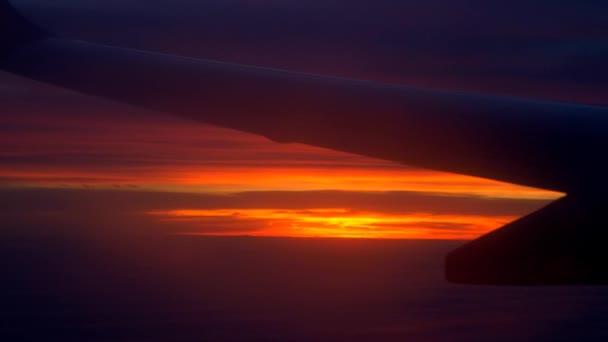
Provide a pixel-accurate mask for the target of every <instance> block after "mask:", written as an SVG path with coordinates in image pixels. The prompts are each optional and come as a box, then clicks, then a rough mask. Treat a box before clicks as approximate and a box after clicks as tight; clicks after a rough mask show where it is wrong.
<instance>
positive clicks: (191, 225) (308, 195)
mask: <svg viewBox="0 0 608 342" xmlns="http://www.w3.org/2000/svg"><path fill="white" fill-rule="evenodd" d="M0 194H1V195H2V196H1V198H0V208H2V209H1V210H0V220H2V222H3V226H5V227H6V228H5V229H4V232H5V233H7V234H8V233H9V232H10V233H12V234H17V235H20V234H25V235H28V234H33V235H39V234H42V235H45V234H50V235H53V234H58V233H59V234H61V235H64V234H65V233H67V234H68V235H69V234H74V233H76V234H85V235H88V234H93V235H96V234H101V235H104V234H110V235H112V234H118V235H125V234H126V235H129V234H157V233H163V234H166V233H196V234H205V233H213V234H252V235H256V234H258V235H259V234H262V235H287V236H294V235H296V236H335V235H338V234H340V233H341V234H342V235H347V233H348V234H350V235H349V236H359V237H361V236H370V237H391V236H401V237H403V236H406V235H407V234H409V233H408V230H412V229H415V231H412V232H413V233H411V234H409V235H410V236H412V237H418V238H420V237H425V238H434V237H435V238H440V237H445V236H447V235H446V234H448V233H449V234H451V235H450V236H452V237H455V236H460V237H462V238H472V237H474V236H476V235H479V234H481V233H482V232H483V231H487V230H488V229H492V228H497V227H498V226H500V225H501V224H502V223H506V222H504V221H505V220H513V219H515V218H517V217H519V216H522V215H524V214H527V213H529V212H531V211H534V210H536V209H538V208H540V207H542V206H543V205H545V204H546V203H547V201H542V200H522V199H519V200H514V199H488V198H484V197H471V196H441V195H437V194H424V193H411V192H387V193H385V192H377V193H359V192H346V191H309V192H288V191H285V192H279V191H275V192H249V193H233V194H188V193H164V192H146V191H144V192H142V191H134V190H114V191H109V190H107V191H100V190H65V189H6V188H5V189H2V190H1V191H0ZM346 228H347V229H350V230H348V231H344V229H346ZM461 228H464V229H462V230H461V231H460V232H458V231H457V230H459V229H461ZM303 229H305V230H310V232H307V231H303ZM414 233H415V234H414ZM332 234H333V235H332ZM434 234H435V235H434Z"/></svg>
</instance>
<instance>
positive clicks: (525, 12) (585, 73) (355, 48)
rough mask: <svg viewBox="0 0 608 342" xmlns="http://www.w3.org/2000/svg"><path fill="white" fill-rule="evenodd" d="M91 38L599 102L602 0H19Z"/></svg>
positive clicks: (604, 82)
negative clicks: (50, 0) (255, 0)
mask: <svg viewBox="0 0 608 342" xmlns="http://www.w3.org/2000/svg"><path fill="white" fill-rule="evenodd" d="M15 2H16V3H17V4H18V5H19V7H21V8H22V9H24V10H25V12H27V13H28V14H29V15H31V17H32V18H34V19H35V20H36V21H37V22H39V23H41V24H43V25H44V26H46V27H49V28H51V29H53V30H55V31H58V32H61V33H64V34H66V35H69V36H74V37H79V38H82V39H87V40H94V41H98V42H105V43H109V44H116V45H121V46H127V47H133V48H142V49H150V50H160V51H164V52H169V53H175V54H183V55H189V56H195V57H207V58H217V59H225V60H230V61H236V62H242V63H253V64H263V65H270V66H274V67H282V68H289V69H297V70H302V71H311V72H318V73H325V74H334V75H340V76H347V77H354V78H367V79H375V80H380V81H388V82H395V83H405V84H413V85H426V86H434V87H443V88H460V89H469V90H477V91H484V92H493V93H505V94H511V95H517V96H524V97H540V98H547V99H555V100H566V101H576V102H587V103H607V102H606V100H605V94H606V91H607V90H608V66H607V63H608V62H606V61H607V60H608V38H607V37H608V24H607V23H606V22H607V21H606V13H607V12H608V3H606V2H605V1H575V0H567V1H560V2H559V3H557V2H555V1H533V2H531V1H524V0H515V1H496V0H492V1H483V0H469V1H457V2H456V1H442V0H427V1H422V0H415V1H389V0H381V1H347V0H334V1H319V0H314V1H306V2H302V1H264V2H255V3H252V2H249V1H243V0H237V1H193V0H178V1H169V0H163V1H160V0H154V1H87V2H82V1H76V0H72V1H67V0H65V1H53V2H48V1H40V0H28V1H15Z"/></svg>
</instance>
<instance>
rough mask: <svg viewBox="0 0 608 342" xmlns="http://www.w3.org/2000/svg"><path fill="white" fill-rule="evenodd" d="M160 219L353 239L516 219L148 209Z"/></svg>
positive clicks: (480, 229) (450, 233)
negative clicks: (226, 223)
mask: <svg viewBox="0 0 608 342" xmlns="http://www.w3.org/2000/svg"><path fill="white" fill-rule="evenodd" d="M148 214H149V215H154V216H159V217H160V219H161V220H164V221H170V222H172V223H176V222H181V223H182V224H183V223H189V225H190V226H192V224H194V225H197V224H200V225H201V226H203V225H204V224H205V219H210V218H213V219H216V220H217V219H223V220H227V221H229V222H235V221H256V222H261V223H263V228H262V229H256V230H255V231H251V232H249V231H231V232H228V233H226V232H218V233H199V232H196V231H194V232H188V233H184V234H193V235H255V236H294V237H349V238H411V239H471V238H474V237H477V236H479V235H480V234H483V233H486V232H488V231H490V230H492V229H495V228H498V227H499V226H501V225H503V224H505V223H508V222H510V221H513V220H515V219H516V218H517V217H514V216H499V217H488V216H477V215H461V216H457V215H434V214H429V213H413V214H409V215H388V214H382V213H374V212H353V211H351V210H348V209H345V208H317V209H306V210H291V209H289V210H283V209H216V210H213V209H211V210H209V209H206V210H197V209H180V210H168V211H154V212H148Z"/></svg>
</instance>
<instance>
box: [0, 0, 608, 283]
mask: <svg viewBox="0 0 608 342" xmlns="http://www.w3.org/2000/svg"><path fill="white" fill-rule="evenodd" d="M0 20H1V22H2V23H3V25H4V26H5V27H4V29H3V30H2V32H1V33H0V35H1V36H0V39H1V43H2V45H1V46H0V69H2V70H4V71H7V72H11V73H14V74H18V75H21V76H24V77H27V78H30V79H33V80H36V81H41V82H45V83H49V84H53V85H57V86H60V87H63V88H67V89H72V90H75V91H78V92H81V93H84V94H88V95H93V96H99V97H103V98H107V99H111V100H115V101H120V102H124V103H128V104H132V105H135V106H139V107H143V108H147V109H151V110H156V111H162V112H167V113H173V114H176V115H180V116H183V117H187V118H191V119H194V120H198V121H201V122H205V123H209V124H213V125H218V126H223V127H229V128H234V129H237V130H241V131H245V132H251V133H255V134H260V135H263V136H266V137H268V138H270V139H272V140H275V141H278V142H299V143H305V144H310V145H316V146H321V147H327V148H330V149H335V150H340V151H345V152H351V153H357V154H361V155H366V156H370V157H376V158H382V159H386V160H392V161H396V162H400V163H407V164H411V165H416V166H421V167H425V168H429V169H436V170H442V171H449V172H455V173H461V174H467V175H473V176H478V177H485V178H490V179H496V180H500V181H506V182H512V183H517V184H522V185H528V186H533V187H539V188H545V189H551V190H557V191H561V192H565V193H567V194H568V195H567V196H566V197H565V198H562V199H560V200H558V201H556V202H554V203H552V204H551V205H549V206H548V207H547V208H545V209H542V210H541V211H539V212H536V213H534V214H532V215H530V216H528V217H525V218H522V219H520V220H518V221H516V222H514V223H511V224H509V225H507V226H505V227H503V228H501V229H499V230H497V231H494V232H492V233H490V234H488V235H486V236H483V237H482V238H480V239H479V240H476V241H474V242H472V243H470V244H468V245H465V246H463V247H461V248H459V249H457V250H456V251H454V252H452V253H450V255H448V257H447V260H446V276H447V278H448V280H450V281H454V282H462V283H485V284H515V285H518V284H519V285H523V284H558V283H559V284H562V283H604V282H606V281H607V280H608V279H607V275H608V272H606V269H605V267H604V266H603V265H601V261H599V260H598V259H597V257H598V256H599V257H601V256H606V255H605V254H606V253H604V252H599V251H601V250H602V248H601V247H598V246H594V245H593V244H594V243H596V244H599V242H597V241H599V240H598V239H597V237H598V234H601V232H602V230H601V229H600V228H601V227H600V224H599V223H597V222H601V219H600V217H599V216H600V214H601V212H602V209H603V208H601V205H600V204H601V203H602V201H601V200H600V198H601V195H602V190H603V189H606V186H605V184H604V183H605V182H606V180H605V178H606V177H605V176H604V175H605V174H606V171H608V167H607V166H605V163H603V160H602V159H603V158H602V156H603V152H604V151H606V148H607V147H608V138H607V137H608V135H607V134H606V132H608V130H607V129H608V107H600V106H587V105H579V104H569V103H554V102H545V101H535V100H531V99H520V98H510V97H500V96H492V95H487V94H475V93H464V92H457V91H449V90H437V89H425V88H415V87H408V86H403V85H393V84H381V83H374V82H368V81H363V80H351V79H344V78H337V77H330V76H322V75H314V74H306V73H298V72H294V71H286V70H277V69H270V68H263V67H256V66H249V65H239V64H231V63H224V62H220V61H213V60H204V59H193V58H187V57H179V56H173V55H167V54H159V53H153V52H147V51H138V50H132V49H125V48H117V47H111V46H105V45H100V44H93V43H88V42H82V41H76V40H70V39H67V38H62V37H56V36H53V35H52V34H50V33H47V32H45V31H44V30H42V29H40V28H37V27H35V26H33V25H32V24H30V23H29V22H28V21H27V20H26V19H24V18H23V17H22V16H20V15H19V14H18V13H17V12H16V11H15V10H14V9H13V8H12V7H11V6H10V4H9V3H8V2H7V1H0ZM572 236H577V237H579V239H578V240H576V241H577V242H576V243H574V240H573V239H572ZM588 244H591V245H592V246H594V247H593V249H595V248H596V247H597V248H598V250H595V251H594V252H593V253H595V254H593V253H591V254H590V252H589V248H587V247H588V246H589V245H588ZM597 253H603V254H602V255H597ZM528 259H532V260H533V262H531V261H530V260H528ZM556 260H557V261H556Z"/></svg>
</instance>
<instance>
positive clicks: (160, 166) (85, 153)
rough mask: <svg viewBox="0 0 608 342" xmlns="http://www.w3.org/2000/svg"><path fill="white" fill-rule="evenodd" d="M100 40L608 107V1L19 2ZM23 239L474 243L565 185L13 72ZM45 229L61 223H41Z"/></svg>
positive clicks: (0, 130) (9, 134)
mask: <svg viewBox="0 0 608 342" xmlns="http://www.w3.org/2000/svg"><path fill="white" fill-rule="evenodd" d="M15 3H16V4H17V5H18V7H19V8H20V9H21V10H23V12H24V13H26V14H27V15H28V16H30V18H32V19H33V20H34V21H36V22H37V23H40V24H41V25H43V26H44V27H48V28H50V29H51V30H53V31H55V32H59V33H60V34H62V35H66V36H69V37H74V38H78V39H83V40H91V41H95V42H100V43H105V44H111V45H117V46H124V47H130V48H139V49H146V50H153V51H161V52H165V53H172V54H179V55H186V56H192V57H200V58H212V59H220V60H226V61H231V62H238V63H248V64H257V65H264V66H271V67H276V68H284V69H290V70H298V71H306V72H314V73H321V74H327V75H336V76H343V77H350V78H358V79H370V80H374V81H380V82H388V83H397V84H407V85H414V86H426V87H428V86H430V87H438V88H449V89H458V90H468V91H475V92H486V93H493V94H502V95H510V96H521V97H529V98H539V99H547V100H555V101H568V102H577V103H592V104H607V102H606V97H605V94H606V91H607V90H608V89H607V88H608V68H606V66H605V63H606V62H605V61H606V60H608V41H607V40H606V38H605V37H608V29H607V27H606V25H605V24H604V21H605V16H604V15H603V14H602V13H605V12H602V11H601V9H605V7H606V6H608V5H606V4H605V3H604V2H602V1H566V2H565V4H562V5H560V6H552V4H553V2H548V1H536V2H534V3H533V4H530V3H529V2H527V1H512V2H509V3H508V6H507V5H505V4H506V3H502V2H498V1H480V0H473V1H466V2H458V3H456V2H445V1H439V0H431V1H399V2H397V1H388V0H384V1H374V2H373V5H371V6H370V4H369V3H367V2H363V1H340V0H336V1H307V2H301V1H298V2H296V1H265V2H260V3H256V4H252V3H251V2H246V1H208V2H204V3H202V2H200V1H186V0H182V1H159V0H157V1H145V2H144V1H87V2H82V1H68V0H63V1H53V2H48V1H46V2H43V1H34V0H28V1H25V0H23V1H15ZM0 102H1V103H2V112H1V113H0V165H1V166H0V192H2V195H1V196H0V198H1V199H0V201H2V202H3V203H2V206H1V207H0V216H2V217H3V218H4V220H5V221H6V222H9V223H10V224H9V225H7V226H8V227H10V228H9V229H8V232H9V233H14V234H35V235H37V234H51V233H57V232H61V231H64V230H66V229H68V230H85V231H86V232H87V233H90V234H96V231H98V230H104V229H108V227H113V228H115V229H117V230H121V229H122V230H128V231H132V232H136V233H144V234H145V233H146V232H150V231H160V232H164V233H171V234H188V235H197V234H213V235H265V236H296V237H314V236H322V237H358V238H414V239H472V238H475V237H477V236H479V235H481V234H483V233H485V232H488V231H490V230H492V229H495V228H498V227H500V226H502V225H503V224H506V223H508V222H511V221H513V220H515V219H517V218H518V217H521V216H523V215H525V214H528V213H530V212H532V211H534V210H536V209H539V208H541V207H543V206H544V205H546V204H547V203H549V202H550V201H551V200H553V199H556V198H558V197H559V196H561V194H558V193H552V192H547V191H542V190H539V189H530V188H524V187H520V186H516V185H511V184H505V183H499V182H495V181H491V180H484V179H479V178H473V177H468V176H461V175H454V174H447V173H440V172H436V171H430V170H424V169H418V168H414V167H411V166H406V165H398V164H396V163H392V162H387V161H382V160H377V159H371V158H365V157H360V156H355V155H350V154H345V153H340V152H335V151H330V150H326V149H321V148H316V147H310V146H304V145H297V144H278V143H275V142H271V141H268V140H267V139H265V138H263V137H258V136H254V135H250V134H245V133H241V132H237V131H232V130H227V129H223V128H219V127H213V126H208V125H203V124H200V123H195V122H191V121H188V120H186V119H181V118H177V117H173V116H171V115H170V114H166V113H152V112H146V111H143V110H140V109H137V108H133V107H129V106H126V105H121V104H117V103H112V102H109V101H106V100H101V99H95V98H90V97H85V96H83V95H79V94H75V93H72V92H69V91H66V90H61V89H57V88H53V87H50V86H45V85H41V84H36V83H34V82H30V81H27V80H23V79H20V78H19V77H16V76H12V75H8V74H4V73H3V74H0ZM41 227H44V229H41Z"/></svg>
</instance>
